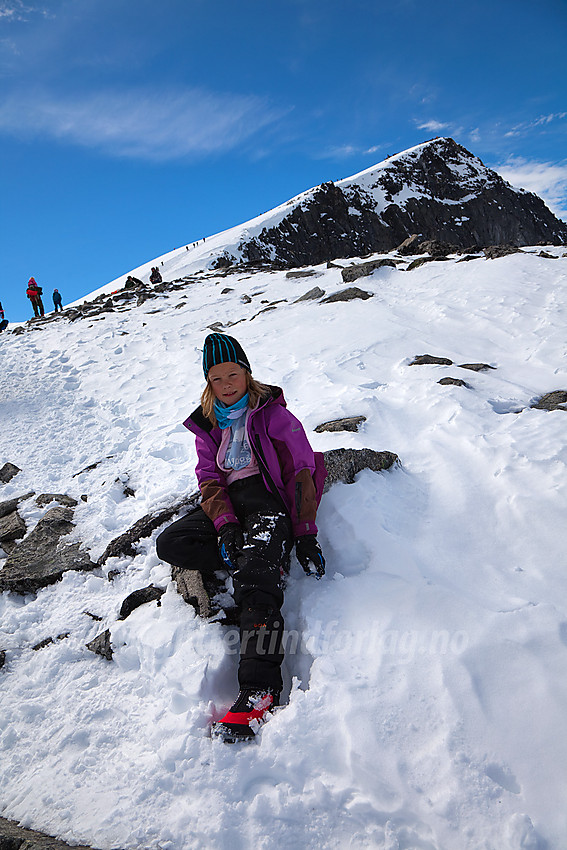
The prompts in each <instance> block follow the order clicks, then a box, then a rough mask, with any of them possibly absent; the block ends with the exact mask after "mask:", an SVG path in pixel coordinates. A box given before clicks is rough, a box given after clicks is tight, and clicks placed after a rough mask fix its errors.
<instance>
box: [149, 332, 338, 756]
mask: <svg viewBox="0 0 567 850" xmlns="http://www.w3.org/2000/svg"><path fill="white" fill-rule="evenodd" d="M203 371H204V373H205V378H206V381H207V384H206V387H205V390H204V392H203V394H202V396H201V405H200V407H198V408H197V409H196V410H195V411H194V412H193V413H192V414H191V415H190V416H189V418H188V419H187V420H186V421H185V422H184V423H183V424H184V425H185V427H186V428H188V429H189V430H190V431H192V432H193V433H194V434H195V439H196V449H197V457H198V461H197V467H196V475H197V481H198V483H199V489H200V491H201V497H202V501H201V504H200V506H199V507H197V508H195V509H193V510H192V511H191V512H190V513H188V514H187V515H186V516H184V517H182V518H181V519H179V520H177V521H176V522H174V523H172V525H170V526H169V527H168V528H166V529H165V531H163V532H162V533H161V534H160V535H159V537H158V539H157V544H156V545H157V553H158V556H159V557H160V559H162V560H164V561H166V562H168V563H170V564H173V565H175V566H176V567H179V568H182V569H192V570H198V571H199V572H200V573H201V574H202V576H203V579H204V583H205V585H206V584H207V582H206V579H207V577H208V578H209V579H210V578H211V577H212V576H213V575H214V573H215V571H217V570H219V569H222V568H223V564H224V567H225V568H226V569H228V571H229V573H230V574H231V575H232V581H233V587H234V601H235V603H236V605H237V607H238V610H239V617H240V662H239V667H238V682H239V686H240V692H239V694H238V697H237V699H236V701H235V703H234V705H233V706H232V708H231V709H230V710H229V711H228V713H227V714H226V715H225V716H224V717H223V718H222V720H221V721H220V722H219V723H217V724H215V727H214V730H213V731H214V734H218V735H219V737H222V738H223V739H224V740H227V741H235V740H241V739H246V738H250V737H253V736H254V732H253V730H252V728H251V725H250V724H251V723H252V724H253V721H256V720H260V721H261V720H262V719H263V718H264V715H265V714H266V712H267V711H269V710H270V708H271V707H273V706H275V705H278V704H279V697H280V692H281V690H282V677H281V669H280V668H281V664H282V661H283V657H284V651H283V634H284V623H283V617H282V614H281V610H280V609H281V606H282V603H283V584H282V579H283V577H284V575H285V574H286V573H287V571H288V569H289V557H290V554H291V551H292V548H293V545H294V543H295V550H296V555H297V558H298V560H299V562H300V563H301V565H302V567H303V569H304V570H305V572H306V573H308V574H310V575H315V576H316V577H317V578H321V577H322V576H323V575H324V572H325V559H324V558H323V553H322V551H321V547H320V546H319V544H318V542H317V526H316V525H315V517H316V513H317V507H318V505H319V502H320V499H321V495H322V491H323V483H324V480H325V477H326V470H325V466H324V463H323V455H322V454H321V453H320V452H314V451H313V449H312V448H311V446H310V445H309V441H308V439H307V436H306V435H305V431H304V430H303V427H302V425H301V423H300V422H299V420H298V419H296V418H295V416H293V415H292V414H291V413H290V412H289V411H288V410H287V407H286V403H285V400H284V397H283V393H282V391H281V389H280V388H279V387H272V386H266V385H264V384H260V383H259V382H258V381H256V380H255V379H254V378H253V377H252V374H251V370H250V364H249V362H248V358H247V357H246V354H245V353H244V351H243V349H242V347H241V346H240V344H239V343H238V342H237V340H235V339H234V338H233V337H230V336H228V335H226V334H220V333H213V334H209V336H207V338H206V340H205V345H204V351H203Z"/></svg>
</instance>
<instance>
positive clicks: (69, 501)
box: [35, 493, 79, 508]
mask: <svg viewBox="0 0 567 850" xmlns="http://www.w3.org/2000/svg"><path fill="white" fill-rule="evenodd" d="M50 502H59V504H60V505H65V507H67V508H74V507H76V506H77V505H78V504H79V503H78V501H77V500H76V499H73V497H72V496H67V495H66V494H65V493H42V494H41V496H38V497H37V499H36V500H35V503H36V505H38V507H40V508H44V507H45V506H46V505H48V504H49V503H50Z"/></svg>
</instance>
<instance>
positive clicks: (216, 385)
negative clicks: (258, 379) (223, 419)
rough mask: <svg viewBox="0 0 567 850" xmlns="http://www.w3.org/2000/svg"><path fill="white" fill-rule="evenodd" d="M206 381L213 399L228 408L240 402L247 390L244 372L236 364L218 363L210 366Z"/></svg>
mask: <svg viewBox="0 0 567 850" xmlns="http://www.w3.org/2000/svg"><path fill="white" fill-rule="evenodd" d="M207 380H208V382H209V384H210V385H211V389H212V391H213V393H214V394H215V398H218V400H219V401H222V402H224V404H226V405H229V406H230V405H231V404H236V402H237V401H240V399H241V398H242V396H244V395H246V392H247V390H248V386H247V382H246V370H245V369H243V368H242V366H239V365H238V363H218V364H217V365H216V366H211V368H210V369H209V374H208V378H207Z"/></svg>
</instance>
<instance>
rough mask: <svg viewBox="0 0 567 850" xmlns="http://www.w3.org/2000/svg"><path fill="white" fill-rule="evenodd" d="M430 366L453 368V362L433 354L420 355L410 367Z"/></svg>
mask: <svg viewBox="0 0 567 850" xmlns="http://www.w3.org/2000/svg"><path fill="white" fill-rule="evenodd" d="M430 364H431V365H435V366H452V365H453V361H452V360H449V359H448V358H447V357H434V356H433V355H431V354H420V355H419V356H418V357H415V358H414V359H413V360H412V361H411V363H410V364H409V365H410V366H428V365H430Z"/></svg>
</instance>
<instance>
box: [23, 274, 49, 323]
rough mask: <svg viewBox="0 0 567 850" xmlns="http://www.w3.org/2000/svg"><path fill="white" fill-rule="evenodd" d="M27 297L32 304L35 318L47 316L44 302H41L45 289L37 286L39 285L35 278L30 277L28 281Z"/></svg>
mask: <svg viewBox="0 0 567 850" xmlns="http://www.w3.org/2000/svg"><path fill="white" fill-rule="evenodd" d="M26 295H27V296H28V298H29V299H30V301H31V303H32V307H33V313H34V316H35V317H36V318H37V317H38V316H43V315H44V314H45V309H44V307H43V301H42V300H41V296H42V295H43V289H42V288H41V286H38V285H37V283H36V282H35V278H33V277H30V279H29V281H28V288H27V290H26Z"/></svg>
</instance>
